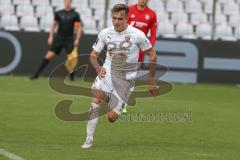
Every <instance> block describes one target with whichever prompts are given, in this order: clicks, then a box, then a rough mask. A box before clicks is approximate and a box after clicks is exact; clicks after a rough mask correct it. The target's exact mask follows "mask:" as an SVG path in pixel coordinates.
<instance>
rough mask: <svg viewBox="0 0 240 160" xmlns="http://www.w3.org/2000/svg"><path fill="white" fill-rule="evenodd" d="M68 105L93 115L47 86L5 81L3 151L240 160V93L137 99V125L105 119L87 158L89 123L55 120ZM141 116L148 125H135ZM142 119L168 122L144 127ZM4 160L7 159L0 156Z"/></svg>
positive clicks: (0, 83)
mask: <svg viewBox="0 0 240 160" xmlns="http://www.w3.org/2000/svg"><path fill="white" fill-rule="evenodd" d="M81 83H82V82H75V85H81ZM63 99H71V100H73V101H74V103H73V106H72V108H71V111H72V112H75V113H76V112H82V111H86V110H87V108H88V107H89V104H90V100H91V99H90V98H86V97H82V96H73V95H64V94H60V93H57V92H55V91H54V90H52V89H51V88H50V87H49V85H48V80H47V78H40V79H38V80H36V81H30V80H28V78H27V77H14V76H1V77H0V149H1V148H2V149H5V150H7V151H9V152H12V153H14V154H17V155H19V156H21V157H23V158H24V159H26V160H113V159H116V160H238V159H240V116H239V115H240V88H239V87H237V86H236V85H216V84H215V85H214V84H194V85H193V84H174V89H173V90H172V91H171V92H170V93H168V94H165V95H162V96H159V97H156V98H142V99H137V105H136V106H135V107H129V109H128V115H127V116H130V118H129V117H127V116H125V117H122V118H121V119H119V120H118V121H117V122H116V123H113V124H111V123H109V122H108V121H107V119H106V117H105V116H102V117H101V118H100V121H99V123H98V126H97V129H96V134H95V141H94V146H93V148H91V149H88V150H83V149H81V148H80V145H81V144H82V143H83V142H84V140H85V135H86V134H85V128H86V122H66V121H62V120H60V119H58V118H57V117H56V115H55V112H54V109H55V105H56V104H57V103H58V102H60V101H61V100H63ZM137 113H140V115H142V118H140V119H136V115H137ZM143 115H155V116H159V115H161V116H162V117H161V118H159V117H158V118H156V117H155V118H153V117H150V118H149V119H144V116H143ZM171 115H172V116H173V117H175V115H185V116H188V117H187V118H186V117H185V119H184V118H182V119H181V117H180V118H179V117H178V118H176V117H175V118H173V117H171ZM131 116H133V117H131ZM164 116H165V117H164ZM0 159H1V160H5V159H7V158H6V157H3V156H1V155H0Z"/></svg>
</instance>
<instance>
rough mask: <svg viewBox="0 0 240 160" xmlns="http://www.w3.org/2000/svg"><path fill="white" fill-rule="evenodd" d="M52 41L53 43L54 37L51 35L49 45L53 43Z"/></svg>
mask: <svg viewBox="0 0 240 160" xmlns="http://www.w3.org/2000/svg"><path fill="white" fill-rule="evenodd" d="M52 43H53V37H52V36H49V37H48V45H52Z"/></svg>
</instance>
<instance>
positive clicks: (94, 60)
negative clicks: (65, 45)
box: [90, 31, 106, 78]
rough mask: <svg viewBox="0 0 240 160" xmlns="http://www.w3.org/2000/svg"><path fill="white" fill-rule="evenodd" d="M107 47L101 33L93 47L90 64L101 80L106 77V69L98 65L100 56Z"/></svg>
mask: <svg viewBox="0 0 240 160" xmlns="http://www.w3.org/2000/svg"><path fill="white" fill-rule="evenodd" d="M104 46H105V42H104V36H103V31H101V32H100V33H99V35H98V37H97V39H96V42H95V43H94V45H93V47H92V48H93V50H92V52H91V54H90V62H91V64H92V66H93V67H94V68H95V70H96V72H97V73H98V76H99V78H103V77H104V76H105V75H106V69H105V68H104V67H102V66H101V65H100V64H99V63H98V56H99V54H100V53H101V51H102V50H103V48H104Z"/></svg>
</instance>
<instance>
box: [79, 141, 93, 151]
mask: <svg viewBox="0 0 240 160" xmlns="http://www.w3.org/2000/svg"><path fill="white" fill-rule="evenodd" d="M92 145H93V140H86V142H84V144H82V145H81V148H83V149H87V148H91V147H92Z"/></svg>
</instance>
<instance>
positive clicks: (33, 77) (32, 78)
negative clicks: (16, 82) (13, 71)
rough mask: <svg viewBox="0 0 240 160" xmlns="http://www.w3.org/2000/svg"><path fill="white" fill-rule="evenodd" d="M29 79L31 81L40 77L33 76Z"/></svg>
mask: <svg viewBox="0 0 240 160" xmlns="http://www.w3.org/2000/svg"><path fill="white" fill-rule="evenodd" d="M29 79H30V80H35V79H38V75H31V76H29Z"/></svg>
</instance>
